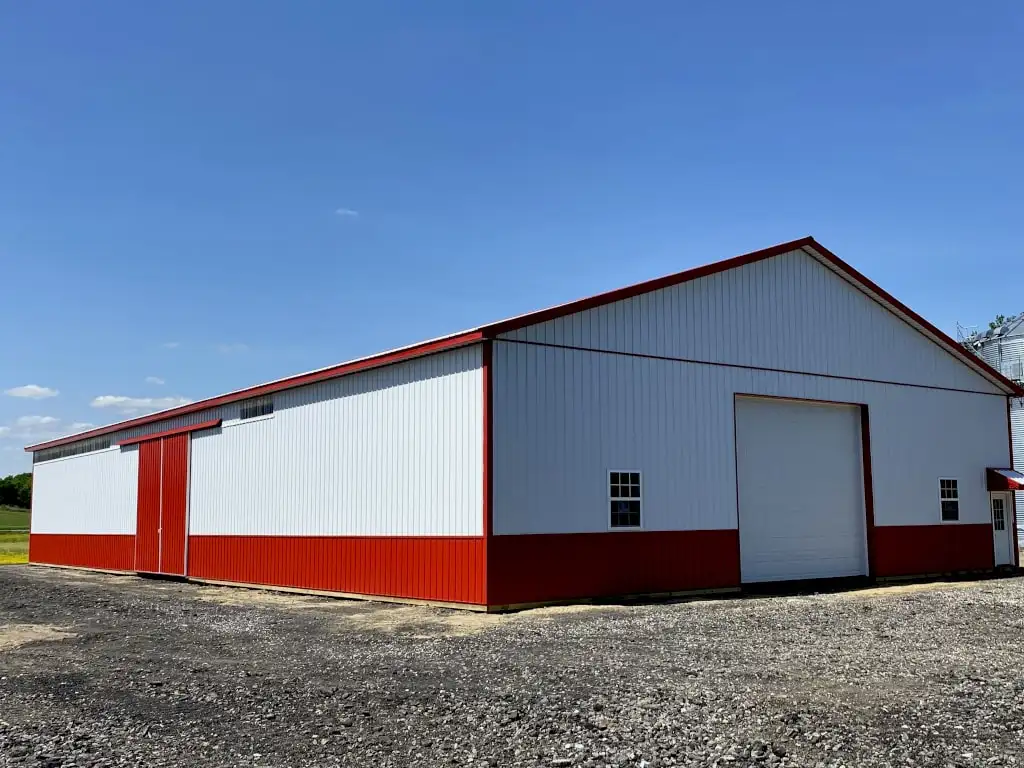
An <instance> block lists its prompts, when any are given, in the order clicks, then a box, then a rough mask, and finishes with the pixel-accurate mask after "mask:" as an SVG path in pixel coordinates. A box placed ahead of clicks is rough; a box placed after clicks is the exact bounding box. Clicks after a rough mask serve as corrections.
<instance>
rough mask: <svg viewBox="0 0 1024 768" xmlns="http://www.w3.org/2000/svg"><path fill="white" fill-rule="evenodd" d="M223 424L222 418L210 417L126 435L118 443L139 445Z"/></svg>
mask: <svg viewBox="0 0 1024 768" xmlns="http://www.w3.org/2000/svg"><path fill="white" fill-rule="evenodd" d="M220 425H221V419H210V420H209V421H201V422H199V423H198V424H189V425H188V426H185V427H175V428H174V429H165V430H164V431H163V432H151V433H150V434H148V435H139V436H138V437H126V438H125V439H124V440H118V441H117V444H118V445H137V444H138V443H145V442H148V441H150V440H160V439H162V438H165V437H174V436H175V435H182V434H185V433H186V432H199V431H200V430H202V429H214V428H215V427H219V426H220Z"/></svg>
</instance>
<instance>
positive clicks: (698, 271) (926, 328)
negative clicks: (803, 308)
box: [483, 237, 1024, 397]
mask: <svg viewBox="0 0 1024 768" xmlns="http://www.w3.org/2000/svg"><path fill="white" fill-rule="evenodd" d="M800 249H806V250H810V251H813V252H814V255H817V256H819V257H820V258H821V259H822V260H823V261H824V262H826V263H827V264H830V265H831V266H832V268H833V269H834V270H835V271H836V272H838V273H839V274H840V275H841V276H844V277H846V279H847V280H849V281H850V282H852V283H854V284H855V287H859V288H860V289H861V290H864V291H865V292H867V293H869V294H871V293H873V294H875V300H876V301H878V303H879V304H881V305H882V306H883V307H885V308H886V309H888V310H889V311H890V312H892V314H894V315H895V316H896V317H898V318H899V319H901V320H903V321H904V322H906V323H908V324H909V325H910V326H911V327H912V328H914V329H915V330H916V331H918V332H919V333H923V334H924V335H925V336H929V337H931V338H932V341H934V342H935V343H936V344H938V345H939V346H941V347H944V348H945V349H946V351H948V352H950V353H951V354H952V355H953V356H954V357H956V358H958V359H959V360H960V361H961V362H962V363H964V364H965V365H967V366H968V367H970V368H972V369H974V371H975V372H977V373H979V374H980V375H982V376H984V377H985V378H987V379H989V380H990V381H992V382H993V383H995V384H997V385H999V386H1000V387H1002V388H1003V389H1005V390H1006V391H1007V393H1010V394H1013V395H1015V396H1017V397H1024V388H1022V387H1020V386H1019V385H1018V384H1016V383H1015V382H1013V381H1010V379H1008V378H1006V377H1005V376H1003V375H1002V374H1001V373H999V371H997V370H995V369H994V368H992V366H990V365H989V364H988V363H986V362H985V361H984V360H982V359H981V358H980V357H977V356H976V355H974V354H972V353H971V352H968V351H967V350H966V349H964V348H963V347H962V346H960V345H959V344H957V343H956V342H955V341H953V339H951V338H950V337H949V336H948V335H946V334H945V333H943V332H942V331H940V330H939V329H938V328H936V327H935V326H934V325H932V324H931V323H929V322H928V321H927V320H925V319H924V318H923V317H921V316H920V315H919V314H917V313H916V312H914V310H912V309H910V307H908V306H907V305H905V304H903V303H902V302H900V301H899V300H898V299H896V298H895V297H894V296H892V295H891V294H889V293H888V292H886V291H884V290H882V289H881V288H880V287H879V286H877V285H876V284H875V283H873V282H872V281H871V280H869V279H868V278H866V277H865V276H864V275H862V274H861V273H860V272H858V271H857V270H856V269H854V268H853V267H851V266H850V265H849V264H847V263H846V262H845V261H843V260H842V259H840V258H839V257H838V256H836V255H835V254H834V253H832V252H831V251H830V250H828V248H825V247H824V246H823V245H821V244H819V243H818V242H817V241H816V240H815V239H814V238H813V237H802V238H800V239H799V240H791V241H790V242H788V243H780V244H779V245H773V246H772V247H771V248H765V249H763V250H760V251H754V252H753V253H747V254H744V255H742V256H735V257H733V258H731V259H726V260H725V261H718V262H715V263H713V264H705V265H704V266H700V267H695V268H693V269H688V270H686V271H684V272H677V273H676V274H674V275H666V276H665V277H659V278H655V279H654V280H647V281H645V282H643V283H637V284H636V285H630V286H626V287H625V288H618V289H616V290H614V291H608V292H606V293H600V294H598V295H596V296H589V297H587V298H585V299H579V300H577V301H571V302H569V303H568V304H560V305H558V306H557V307H550V308H549V309H543V310H540V311H539V312H531V313H529V314H526V315H520V316H519V317H513V318H510V319H508V320H502V321H501V322H498V323H493V324H491V325H487V326H484V327H483V332H484V333H485V334H486V335H487V336H488V337H493V336H497V335H498V334H502V333H509V332H511V331H516V330H519V329H521V328H525V327H526V326H529V325H539V324H540V323H546V322H548V321H549V320H556V319H558V318H560V317H565V316H566V315H571V314H575V313H576V312H583V311H586V310H588V309H595V308H597V307H601V306H604V305H605V304H611V303H612V302H616V301H622V300H624V299H631V298H633V297H635V296H640V295H641V294H645V293H650V292H651V291H657V290H661V289H662V288H669V287H671V286H674V285H680V284H681V283H688V282H690V281H691V280H697V279H698V278H701V277H708V276H710V275H716V274H718V273H719V272H725V271H727V270H730V269H735V268H737V267H743V266H746V265H747V264H753V263H755V262H758V261H764V260H765V259H770V258H772V257H773V256H780V255H782V254H784V253H789V252H791V251H796V250H800Z"/></svg>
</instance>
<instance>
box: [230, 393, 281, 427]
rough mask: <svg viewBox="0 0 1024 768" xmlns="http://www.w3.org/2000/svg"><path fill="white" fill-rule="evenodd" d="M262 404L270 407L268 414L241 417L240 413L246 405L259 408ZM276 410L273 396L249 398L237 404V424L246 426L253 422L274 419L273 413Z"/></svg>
mask: <svg viewBox="0 0 1024 768" xmlns="http://www.w3.org/2000/svg"><path fill="white" fill-rule="evenodd" d="M263 403H267V404H269V405H270V411H269V412H267V413H256V414H253V415H252V416H243V415H242V412H243V411H244V410H245V407H246V406H248V405H255V406H260V405H262V404H263ZM276 410H277V409H276V408H275V403H274V396H273V394H268V395H258V396H257V397H250V398H248V399H247V400H242V401H241V402H239V404H238V422H237V423H239V424H248V423H250V422H253V421H262V420H263V419H272V418H274V413H275V412H276Z"/></svg>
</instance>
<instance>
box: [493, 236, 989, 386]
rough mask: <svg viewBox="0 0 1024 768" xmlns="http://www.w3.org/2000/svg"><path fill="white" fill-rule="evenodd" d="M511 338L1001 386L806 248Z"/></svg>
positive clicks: (920, 381)
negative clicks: (921, 331) (867, 294)
mask: <svg viewBox="0 0 1024 768" xmlns="http://www.w3.org/2000/svg"><path fill="white" fill-rule="evenodd" d="M505 337H506V338H510V339H517V340H523V341H535V342H544V343H552V344H561V345H566V346H575V347H586V348H590V349H602V350H609V351H619V352H634V353H641V354H648V355H659V356H665V357H675V358H686V359H690V360H700V361H703V362H717V363H730V364H736V365H747V366H756V367H763V368H771V369H781V370H788V371H800V372H804V373H823V374H829V375H833V376H849V377H851V378H866V379H877V380H882V381H898V382H904V383H911V384H923V385H929V386H943V387H951V388H957V389H970V390H977V391H984V392H999V390H998V389H997V388H996V387H995V386H994V385H993V384H991V383H990V382H988V381H987V380H986V379H984V378H983V377H982V376H980V375H979V374H977V373H975V372H974V371H973V370H972V369H970V368H968V367H967V365H966V364H964V363H963V362H961V361H960V360H958V359H957V358H955V357H954V356H953V355H952V354H951V353H950V352H948V351H946V350H945V349H944V348H942V347H940V346H939V345H938V344H936V343H934V342H932V341H931V340H930V339H928V338H927V337H925V336H924V335H922V334H921V333H919V332H918V331H917V330H915V329H914V328H912V327H911V326H909V325H908V324H907V323H905V322H903V321H902V320H900V319H899V318H897V317H896V316H895V315H893V314H892V313H891V312H889V311H888V310H887V309H885V308H884V307H882V306H881V305H880V304H878V303H877V302H876V301H874V300H873V299H871V298H869V297H868V296H866V295H865V294H864V293H862V292H861V291H859V290H857V289H856V288H854V287H853V286H852V285H851V284H850V283H848V282H847V281H846V280H844V279H843V278H841V277H839V276H838V275H837V274H836V273H834V272H833V271H832V270H830V269H828V268H827V267H825V266H824V265H823V264H822V263H821V262H819V261H817V260H816V259H815V258H813V257H811V256H810V255H808V254H807V253H805V252H804V251H802V250H801V251H794V252H791V253H787V254H783V255H780V256H776V257H774V258H770V259H765V260H764V261H759V262H755V263H753V264H748V265H746V266H743V267H739V268H736V269H731V270H728V271H726V272H719V273H717V274H714V275H710V276H708V277H703V278H700V279H697V280H692V281H690V282H687V283H682V284H680V285H676V286H672V287H669V288H664V289H661V290H658V291H654V292H651V293H648V294H644V295H641V296H636V297H634V298H631V299H625V300H623V301H618V302H614V303H612V304H608V305H605V306H601V307H597V308H595V309H590V310H587V311H584V312H578V313H576V314H572V315H568V316H566V317H562V318H559V319H556V320H551V321H549V322H546V323H541V324H538V325H533V326H528V327H526V328H522V329H520V330H517V331H513V332H511V333H509V334H506V336H505Z"/></svg>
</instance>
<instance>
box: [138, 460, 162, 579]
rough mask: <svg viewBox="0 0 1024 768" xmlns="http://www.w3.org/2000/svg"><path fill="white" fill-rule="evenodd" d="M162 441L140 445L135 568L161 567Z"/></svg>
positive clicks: (142, 569) (146, 570) (149, 568)
mask: <svg viewBox="0 0 1024 768" xmlns="http://www.w3.org/2000/svg"><path fill="white" fill-rule="evenodd" d="M160 459H161V443H160V441H159V440H158V441H156V442H152V443H142V444H141V445H140V446H139V498H138V513H137V515H136V521H135V525H136V527H135V533H136V536H135V566H134V567H135V570H136V571H142V572H144V573H157V572H158V571H159V570H160V482H161V472H160Z"/></svg>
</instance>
